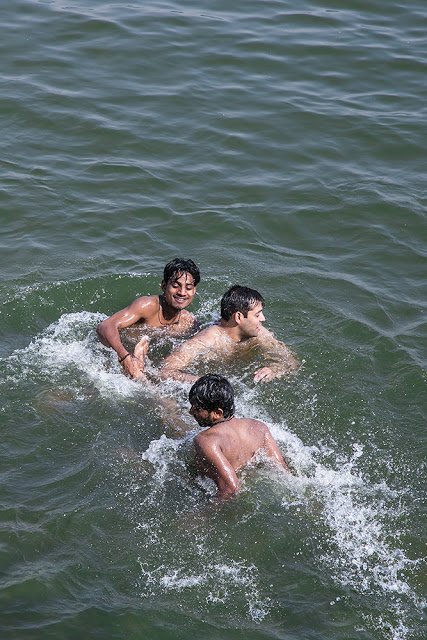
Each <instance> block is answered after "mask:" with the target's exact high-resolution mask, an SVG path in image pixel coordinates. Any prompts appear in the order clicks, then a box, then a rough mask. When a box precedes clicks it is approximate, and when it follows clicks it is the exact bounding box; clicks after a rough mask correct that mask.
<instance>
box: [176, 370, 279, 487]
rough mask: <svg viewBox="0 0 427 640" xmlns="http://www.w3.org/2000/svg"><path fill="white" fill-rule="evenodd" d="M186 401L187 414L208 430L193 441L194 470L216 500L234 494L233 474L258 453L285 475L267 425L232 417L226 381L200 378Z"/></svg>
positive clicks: (235, 480)
mask: <svg viewBox="0 0 427 640" xmlns="http://www.w3.org/2000/svg"><path fill="white" fill-rule="evenodd" d="M189 400H190V404H191V409H190V414H191V415H192V416H193V417H194V419H195V420H196V421H197V423H198V424H199V425H200V426H201V427H208V428H207V429H206V430H205V431H202V432H201V433H199V434H198V435H197V436H196V437H195V438H194V448H195V456H196V465H197V469H198V471H199V472H200V473H201V474H202V475H206V476H208V477H209V478H211V479H212V480H213V481H214V482H215V484H216V485H217V487H218V493H217V498H219V499H224V498H229V497H231V496H233V495H235V494H236V493H237V492H238V490H239V486H240V482H239V479H238V477H237V473H236V472H237V471H238V470H239V469H241V468H242V467H243V466H245V465H246V464H247V463H248V462H250V460H251V459H252V458H253V457H254V455H255V454H256V453H257V452H259V451H263V452H264V453H265V455H266V456H267V457H268V458H270V459H271V460H272V461H273V462H275V463H276V464H278V465H279V466H280V467H282V468H283V469H284V470H285V471H288V472H289V468H288V465H287V464H286V462H285V460H284V458H283V455H282V453H281V451H280V449H279V447H278V446H277V444H276V442H275V440H274V438H273V436H272V435H271V433H270V430H269V428H268V427H267V425H266V424H264V422H261V421H260V420H252V419H251V418H235V417H234V390H233V387H232V386H231V384H230V383H229V381H228V380H227V379H226V378H224V377H223V376H220V375H217V374H208V375H205V376H202V377H201V378H199V379H198V380H197V382H195V384H194V385H193V386H192V387H191V389H190V393H189Z"/></svg>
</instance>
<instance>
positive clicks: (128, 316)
mask: <svg viewBox="0 0 427 640" xmlns="http://www.w3.org/2000/svg"><path fill="white" fill-rule="evenodd" d="M153 303H154V301H153V297H151V296H143V297H141V298H137V299H136V300H134V301H133V302H132V303H131V304H130V305H129V306H127V307H126V308H125V309H122V310H121V311H117V312H116V313H114V314H113V315H112V316H110V317H109V318H106V319H105V320H103V321H102V322H100V323H99V324H98V326H97V327H96V332H97V334H98V338H99V339H100V341H101V342H102V344H103V345H105V346H106V347H111V348H112V349H114V351H115V352H116V353H117V356H118V358H119V360H120V359H121V358H124V356H126V354H127V353H128V351H127V349H126V348H125V347H124V345H123V343H122V341H121V340H120V334H119V329H125V328H126V327H130V326H131V325H133V324H135V322H138V320H141V319H145V318H146V317H148V315H149V314H150V311H151V308H152V307H153ZM121 364H122V367H123V369H124V370H125V373H128V374H129V375H130V376H131V377H132V378H134V377H137V376H138V375H140V374H141V373H142V369H141V366H140V363H138V361H137V360H136V358H134V357H133V356H132V355H130V356H128V357H126V358H125V359H124V360H123V361H122V363H121Z"/></svg>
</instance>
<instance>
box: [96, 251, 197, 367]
mask: <svg viewBox="0 0 427 640" xmlns="http://www.w3.org/2000/svg"><path fill="white" fill-rule="evenodd" d="M199 282H200V272H199V269H198V267H197V266H196V264H195V263H194V262H193V261H192V260H184V259H182V258H174V259H173V260H171V261H170V262H168V263H167V265H166V266H165V268H164V272H163V280H162V283H161V289H162V290H163V293H162V294H160V295H158V296H157V295H156V296H151V295H150V296H141V297H140V298H137V299H136V300H134V301H133V302H132V303H131V304H130V305H129V306H127V307H126V308H125V309H122V310H121V311H117V313H114V314H113V315H112V316H110V317H109V318H106V319H105V320H103V321H102V322H101V323H100V324H99V325H98V326H97V328H96V331H97V334H98V337H99V339H100V341H101V342H102V344H104V345H105V346H107V347H111V348H112V349H114V351H115V352H116V353H117V356H118V359H119V362H120V364H121V365H122V367H123V370H124V373H126V374H127V375H128V376H130V377H131V378H140V377H143V375H144V359H145V355H146V354H147V350H148V344H149V341H148V338H147V337H146V336H144V338H143V339H142V341H140V342H139V345H138V350H137V353H138V357H136V356H135V355H134V354H132V353H129V351H128V350H127V349H126V347H125V346H124V345H123V343H122V340H121V338H120V333H119V331H120V330H121V329H125V328H127V327H130V326H132V325H135V324H136V323H138V324H143V325H147V326H148V327H153V328H158V329H163V330H166V331H167V332H168V333H170V334H173V335H177V336H180V335H185V334H188V333H191V331H194V329H195V328H196V327H197V323H196V319H195V317H194V315H193V314H192V313H190V312H189V311H187V310H186V307H188V306H189V305H190V304H191V303H192V301H193V298H194V296H195V293H196V287H197V285H198V283H199Z"/></svg>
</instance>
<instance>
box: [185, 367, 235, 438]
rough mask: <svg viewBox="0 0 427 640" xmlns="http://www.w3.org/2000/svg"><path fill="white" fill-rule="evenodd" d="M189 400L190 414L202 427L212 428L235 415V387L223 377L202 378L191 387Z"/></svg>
mask: <svg viewBox="0 0 427 640" xmlns="http://www.w3.org/2000/svg"><path fill="white" fill-rule="evenodd" d="M188 398H189V400H190V404H191V409H190V413H191V415H192V416H193V417H194V418H195V420H197V422H198V423H199V425H200V426H205V427H206V426H212V425H213V424H215V423H216V422H220V421H222V420H226V419H228V418H232V417H233V415H234V391H233V387H232V386H231V384H230V383H229V382H228V380H227V378H224V377H223V376H220V375H217V374H214V373H210V374H208V375H205V376H202V377H201V378H199V379H198V380H197V382H195V383H194V384H193V386H192V387H191V389H190V393H189V395H188Z"/></svg>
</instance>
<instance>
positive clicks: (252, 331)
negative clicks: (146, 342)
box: [161, 285, 299, 383]
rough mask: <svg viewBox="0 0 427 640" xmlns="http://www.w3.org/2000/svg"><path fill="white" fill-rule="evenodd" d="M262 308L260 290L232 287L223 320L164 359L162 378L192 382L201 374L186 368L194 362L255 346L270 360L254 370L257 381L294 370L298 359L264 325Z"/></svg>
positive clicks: (226, 297) (223, 307) (223, 302)
mask: <svg viewBox="0 0 427 640" xmlns="http://www.w3.org/2000/svg"><path fill="white" fill-rule="evenodd" d="M263 309H264V298H263V297H262V295H261V294H260V293H259V292H258V291H256V290H255V289H250V288H249V287H241V286H240V285H235V286H234V287H231V288H230V289H229V290H228V291H226V293H225V294H224V295H223V297H222V300H221V319H220V321H219V322H217V323H215V324H213V325H211V326H209V327H207V328H206V329H202V331H199V333H197V334H196V335H195V336H193V337H192V338H190V339H189V340H187V341H186V342H185V343H184V344H182V345H180V346H179V347H178V348H177V349H175V350H174V351H172V353H171V354H170V355H169V356H168V357H167V358H166V359H165V360H164V362H163V365H162V370H161V377H162V378H163V379H167V378H172V379H173V380H180V381H182V382H190V383H193V382H195V381H196V380H197V379H198V377H199V376H197V375H194V374H192V373H189V372H188V371H187V368H188V367H189V366H190V365H191V364H192V363H193V361H195V360H197V359H201V358H205V357H208V356H209V357H212V354H214V355H215V358H217V359H220V358H227V357H230V356H232V357H233V356H236V355H238V354H239V353H242V352H243V351H247V352H248V351H249V350H251V349H253V348H254V347H259V348H260V349H261V351H262V353H263V355H265V357H266V359H267V362H268V366H264V367H262V368H261V369H258V370H257V371H256V372H255V374H254V378H253V380H254V382H268V381H270V380H273V379H274V378H280V377H282V376H284V375H287V374H290V373H293V372H295V371H296V370H297V369H298V367H299V362H298V360H297V359H296V358H295V356H294V355H293V354H292V352H291V351H290V349H288V347H287V346H286V345H285V344H283V342H280V341H279V340H277V339H276V338H275V337H274V336H273V334H272V333H271V332H270V331H268V330H267V329H265V328H264V327H263V322H265V317H264V313H263Z"/></svg>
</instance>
